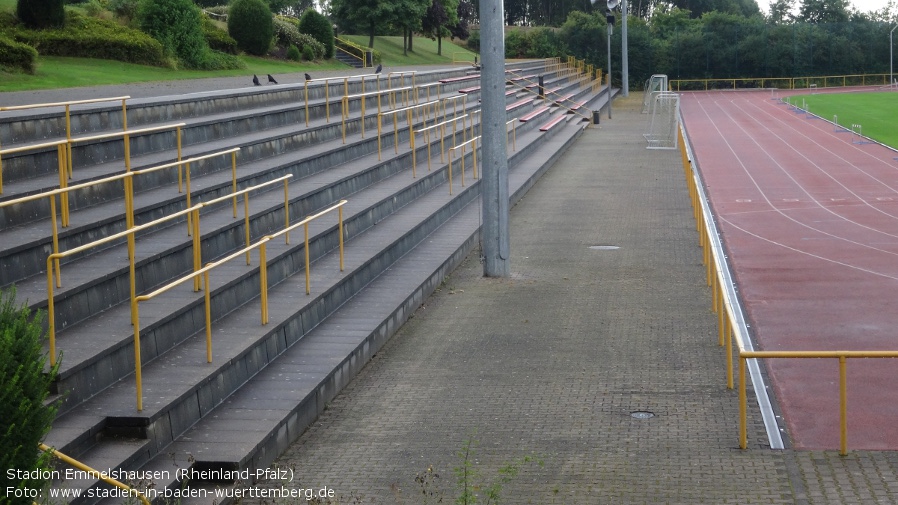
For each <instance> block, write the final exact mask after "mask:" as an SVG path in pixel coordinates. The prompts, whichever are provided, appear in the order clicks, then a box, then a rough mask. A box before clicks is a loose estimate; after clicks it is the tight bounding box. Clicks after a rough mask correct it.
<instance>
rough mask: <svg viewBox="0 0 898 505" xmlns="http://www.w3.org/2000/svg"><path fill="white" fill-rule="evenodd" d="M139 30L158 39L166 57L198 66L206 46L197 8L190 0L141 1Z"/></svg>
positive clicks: (189, 65) (138, 16)
mask: <svg viewBox="0 0 898 505" xmlns="http://www.w3.org/2000/svg"><path fill="white" fill-rule="evenodd" d="M137 19H138V20H139V24H140V29H141V30H143V31H144V32H146V33H148V34H149V35H150V36H152V37H153V38H154V39H156V40H158V41H159V42H160V43H161V44H162V47H163V48H164V50H165V53H166V55H167V56H172V57H175V58H178V59H179V60H181V61H182V62H184V64H186V65H187V66H188V67H191V68H199V67H201V66H202V64H203V62H204V61H205V59H206V58H207V55H208V52H209V45H208V43H207V42H206V38H205V37H204V36H203V24H202V23H203V22H202V17H201V16H200V10H199V8H198V7H197V6H196V5H195V4H194V3H193V1H192V0H143V1H142V2H140V6H139V7H138V11H137Z"/></svg>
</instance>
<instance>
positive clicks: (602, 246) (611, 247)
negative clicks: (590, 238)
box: [589, 245, 620, 251]
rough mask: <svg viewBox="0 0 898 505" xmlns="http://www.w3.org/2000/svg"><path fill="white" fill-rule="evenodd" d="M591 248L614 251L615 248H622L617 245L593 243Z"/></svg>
mask: <svg viewBox="0 0 898 505" xmlns="http://www.w3.org/2000/svg"><path fill="white" fill-rule="evenodd" d="M589 248H590V249H595V250H597V251H613V250H615V249H620V247H618V246H616V245H591V246H589Z"/></svg>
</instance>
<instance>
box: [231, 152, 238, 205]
mask: <svg viewBox="0 0 898 505" xmlns="http://www.w3.org/2000/svg"><path fill="white" fill-rule="evenodd" d="M231 193H237V151H234V152H232V153H231ZM231 207H233V213H234V217H235V218H236V217H237V195H236V194H235V195H234V198H233V200H232V205H231Z"/></svg>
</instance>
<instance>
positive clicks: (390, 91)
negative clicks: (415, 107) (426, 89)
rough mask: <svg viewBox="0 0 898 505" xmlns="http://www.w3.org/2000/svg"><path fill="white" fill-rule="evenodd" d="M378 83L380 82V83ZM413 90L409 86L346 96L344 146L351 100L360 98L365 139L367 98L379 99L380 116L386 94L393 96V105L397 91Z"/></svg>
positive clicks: (343, 107) (343, 102) (344, 98)
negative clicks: (382, 99) (382, 97)
mask: <svg viewBox="0 0 898 505" xmlns="http://www.w3.org/2000/svg"><path fill="white" fill-rule="evenodd" d="M378 82H379V81H378ZM379 87H380V85H379V84H378V88H379ZM412 89H413V88H412V87H411V86H408V87H404V88H396V89H387V90H383V91H381V90H380V89H378V90H377V91H368V92H365V93H358V94H355V95H344V96H343V98H342V103H341V105H342V107H341V108H342V128H343V143H344V144H345V143H346V120H347V119H349V100H350V99H355V98H359V99H360V109H361V111H360V112H361V132H362V138H365V111H366V107H365V98H367V97H369V96H376V97H377V113H378V114H380V111H381V101H380V97H381V96H383V95H385V94H386V95H390V96H391V100H390V103H391V104H392V103H394V102H395V100H394V99H393V98H392V97H393V96H394V94H395V93H396V92H397V91H409V90H412ZM416 101H417V100H416Z"/></svg>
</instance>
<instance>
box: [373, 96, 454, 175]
mask: <svg viewBox="0 0 898 505" xmlns="http://www.w3.org/2000/svg"><path fill="white" fill-rule="evenodd" d="M439 103H440V100H433V101H430V102H425V103H420V104H417V105H411V106H409V107H402V108H401V109H393V110H390V111H386V112H378V113H377V160H378V161H380V159H381V134H382V131H381V130H382V118H383V116H386V115H388V114H390V115H392V116H393V145H394V149H395V151H396V154H399V122H398V120H397V119H396V114H398V113H400V112H405V113H406V121H407V122H408V125H409V129H410V130H411V127H412V112H415V111H418V110H423V111H424V112H423V113H424V122H425V123H426V122H427V107H432V108H435V107H436V106H438V105H439ZM436 114H437V111H436V109H434V119H436ZM412 138H413V136H412V135H409V139H410V140H409V141H410V143H411V144H410V145H413V143H414V141H413V140H411V139H412Z"/></svg>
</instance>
